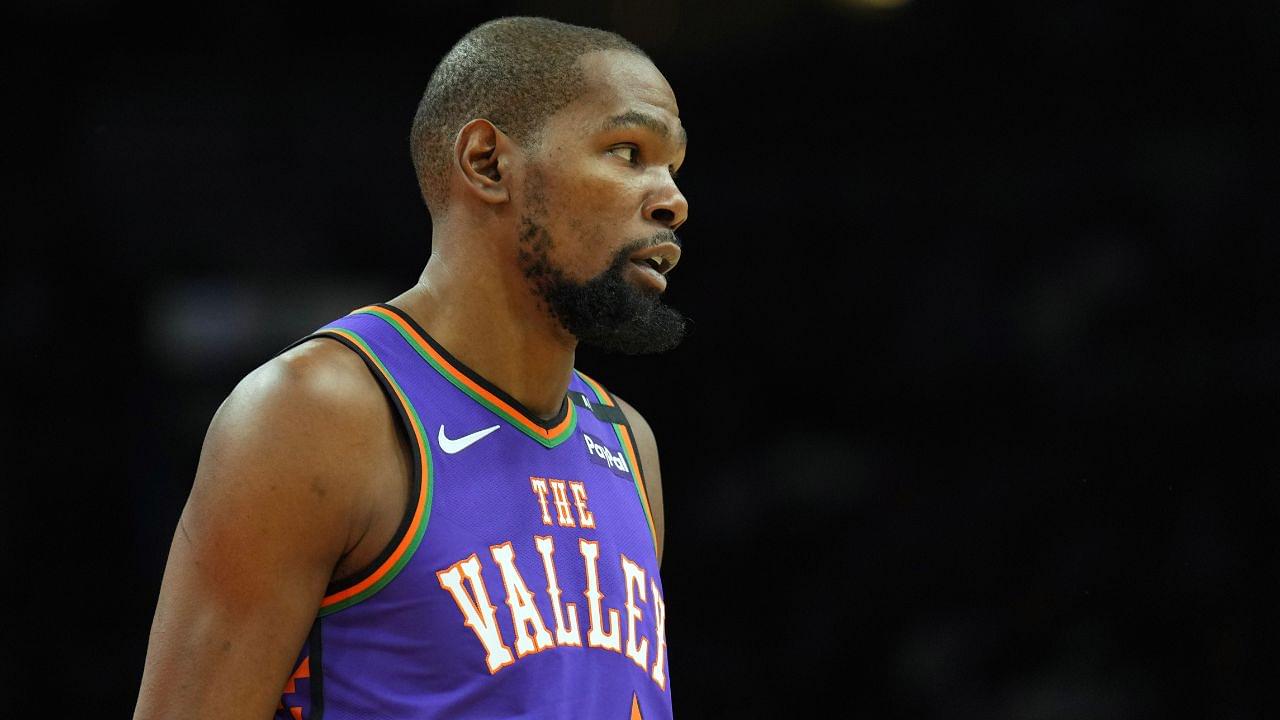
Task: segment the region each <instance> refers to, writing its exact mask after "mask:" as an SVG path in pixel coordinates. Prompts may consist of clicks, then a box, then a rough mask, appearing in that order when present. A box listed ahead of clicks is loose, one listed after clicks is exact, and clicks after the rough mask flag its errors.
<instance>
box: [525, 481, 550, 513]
mask: <svg viewBox="0 0 1280 720" xmlns="http://www.w3.org/2000/svg"><path fill="white" fill-rule="evenodd" d="M529 487H531V488H533V494H534V495H537V496H538V505H540V506H541V507H542V524H543V525H550V524H551V513H549V512H547V480H546V478H540V477H531V478H529Z"/></svg>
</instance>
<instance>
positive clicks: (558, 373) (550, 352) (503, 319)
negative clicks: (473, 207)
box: [391, 253, 577, 419]
mask: <svg viewBox="0 0 1280 720" xmlns="http://www.w3.org/2000/svg"><path fill="white" fill-rule="evenodd" d="M494 260H495V259H494V258H484V259H482V258H476V257H451V256H450V255H449V254H445V253H434V254H433V255H432V257H431V259H430V261H428V262H427V267H426V269H425V270H423V272H422V276H421V278H419V280H418V284H417V285H415V286H413V287H412V288H410V289H409V290H407V291H405V292H404V293H401V294H400V295H399V296H397V297H396V298H395V299H393V300H391V304H392V305H395V306H396V307H398V308H400V309H401V310H403V311H405V312H407V313H408V314H409V315H410V316H411V317H413V319H414V320H416V321H417V322H418V324H420V325H422V327H423V328H425V329H426V330H427V332H429V333H431V336H432V337H434V338H435V339H436V341H437V342H439V343H440V344H441V345H443V346H444V348H445V349H446V350H448V351H449V353H450V354H452V355H453V356H454V357H456V358H457V359H458V360H460V361H461V362H462V363H463V364H465V365H466V366H467V367H469V368H471V369H472V370H474V371H476V372H477V373H479V374H480V375H481V376H483V377H484V378H485V379H486V380H488V381H489V382H491V383H493V384H494V385H497V386H498V387H499V388H501V389H502V390H503V392H505V393H507V394H508V395H510V396H511V397H513V398H515V399H516V401H518V402H519V403H520V404H521V405H523V406H525V407H526V408H528V409H529V410H530V411H531V412H532V413H534V414H536V415H538V416H539V417H541V418H543V419H549V418H551V417H554V416H555V415H556V413H558V412H559V411H560V408H561V406H562V404H563V402H564V396H565V392H566V391H567V390H568V388H569V380H570V377H571V375H572V373H573V359H574V350H575V348H576V347H577V340H576V339H575V338H573V336H571V335H569V334H568V333H567V332H566V331H565V330H564V329H563V328H562V327H561V326H560V325H559V323H558V322H556V321H555V320H554V319H553V318H550V317H549V316H548V315H547V313H546V310H545V309H543V308H542V306H541V304H540V303H538V302H537V301H536V300H535V299H534V296H533V295H532V293H531V292H530V291H529V288H528V286H527V284H526V282H525V280H524V277H523V275H520V274H519V273H518V271H515V270H514V268H512V271H511V272H502V271H499V270H498V269H497V268H506V267H511V263H502V262H494ZM475 268H481V269H483V272H476V271H475ZM513 276H514V277H513Z"/></svg>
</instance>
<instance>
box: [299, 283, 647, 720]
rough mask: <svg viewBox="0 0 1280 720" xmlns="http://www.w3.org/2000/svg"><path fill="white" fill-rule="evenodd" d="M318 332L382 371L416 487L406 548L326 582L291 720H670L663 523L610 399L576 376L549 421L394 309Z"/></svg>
mask: <svg viewBox="0 0 1280 720" xmlns="http://www.w3.org/2000/svg"><path fill="white" fill-rule="evenodd" d="M316 337H327V338H332V339H334V340H337V341H338V342H340V343H342V344H343V345H346V346H347V347H348V348H350V349H351V350H352V351H354V352H356V353H357V354H359V355H360V356H361V357H362V358H363V359H364V361H365V363H366V364H367V365H368V366H369V369H370V371H371V372H372V373H373V375H374V377H376V378H377V379H378V382H379V383H380V384H381V385H382V388H383V390H384V391H385V392H386V393H387V396H388V397H389V398H390V400H391V403H392V405H393V406H394V407H395V408H396V410H397V412H398V414H399V417H400V420H401V421H402V424H403V427H404V431H405V433H406V435H407V438H408V440H409V445H410V447H411V448H412V450H413V475H412V479H411V483H410V488H409V504H408V507H407V508H406V512H405V515H404V519H403V521H402V522H401V524H400V527H399V530H398V531H397V533H396V536H395V537H394V539H393V540H392V542H391V543H390V544H389V545H388V547H387V548H386V549H385V550H384V551H383V553H382V554H381V556H380V557H379V558H378V559H377V560H376V561H375V562H373V563H372V564H371V565H370V566H369V567H367V568H365V569H364V570H363V571H361V572H360V573H358V574H357V575H355V576H353V577H351V578H348V579H346V580H343V581H342V582H340V583H335V584H333V585H331V586H330V587H329V589H328V592H327V593H326V595H325V597H324V599H323V601H322V602H321V605H320V612H319V616H318V617H317V618H316V621H315V624H314V625H313V627H312V629H311V634H310V637H309V638H308V640H307V643H306V645H305V647H304V648H303V649H302V652H301V654H300V655H299V657H298V662H297V664H296V665H295V671H294V673H293V676H292V677H291V678H290V680H289V682H288V683H287V684H286V686H285V688H284V693H283V696H282V698H281V702H280V706H279V709H278V711H277V713H276V717H277V718H278V719H279V720H290V719H292V720H302V719H303V718H306V719H308V720H320V718H322V717H323V718H324V719H325V720H349V719H350V720H356V719H359V720H371V719H374V718H377V719H385V720H409V719H414V720H418V719H421V720H426V719H427V718H516V717H518V718H564V717H579V718H620V719H622V720H627V719H630V718H638V717H642V718H645V720H659V719H661V718H669V717H670V716H671V694H670V683H669V681H668V677H667V641H666V607H665V605H664V604H663V595H662V580H661V579H660V578H659V576H658V561H657V556H656V552H655V540H654V538H655V535H654V530H653V522H652V518H651V514H650V510H649V504H648V498H647V496H646V494H645V485H644V480H643V477H642V472H643V469H642V468H641V467H640V463H639V458H638V457H637V455H636V446H635V439H634V437H633V436H632V434H631V429H630V427H629V426H628V425H627V421H626V418H625V417H624V416H623V414H622V411H621V409H620V408H619V407H618V405H617V402H616V401H615V400H614V399H613V398H612V397H611V396H610V395H609V393H608V392H606V391H605V390H604V388H602V387H601V386H600V385H599V384H597V383H596V382H595V381H593V380H591V379H590V378H587V377H585V376H584V375H582V374H581V373H578V372H576V371H575V372H574V374H573V378H572V380H571V381H570V383H569V392H568V394H567V396H566V398H565V400H564V403H563V405H562V407H561V409H560V412H559V414H558V415H557V416H556V417H554V418H552V419H550V420H545V421H544V420H541V419H539V418H538V417H536V416H534V415H532V414H531V413H530V412H529V411H527V410H525V409H524V408H523V407H522V406H521V405H520V404H519V403H517V402H516V401H515V400H514V399H513V398H511V397H510V396H508V395H507V394H505V393H503V392H502V391H501V390H499V389H498V388H497V387H495V386H493V385H492V384H490V383H489V382H487V381H486V380H485V379H484V378H482V377H480V376H478V375H477V374H475V373H474V372H473V371H471V370H470V369H469V368H467V367H465V366H463V365H462V364H461V363H460V362H458V361H457V360H455V359H454V358H453V357H452V356H450V355H449V353H448V352H446V351H445V349H444V348H442V347H441V346H440V345H439V344H437V343H436V342H435V341H434V340H433V339H432V338H431V337H430V336H428V335H427V333H426V332H425V331H424V330H423V329H422V328H421V327H419V326H418V325H417V323H415V322H414V321H413V319H411V318H410V317H409V316H408V315H406V314H405V313H403V312H401V311H400V310H398V309H396V308H394V307H392V306H390V305H371V306H369V307H365V308H361V309H359V310H357V311H355V312H353V313H352V314H350V315H348V316H346V317H344V318H341V319H339V320H337V321H334V322H332V323H330V324H328V325H326V326H324V327H323V328H321V329H320V330H318V331H316V332H315V333H314V334H312V335H309V336H308V337H307V338H304V339H303V340H299V341H298V342H299V343H300V342H304V341H305V340H309V339H311V338H316ZM296 344H297V343H295V345H296ZM291 347H292V346H291Z"/></svg>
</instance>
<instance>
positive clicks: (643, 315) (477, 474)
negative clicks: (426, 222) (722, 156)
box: [135, 18, 688, 720]
mask: <svg viewBox="0 0 1280 720" xmlns="http://www.w3.org/2000/svg"><path fill="white" fill-rule="evenodd" d="M411 145H412V153H413V160H414V164H415V167H416V169H417V173H418V177H419V180H420V183H421V186H422V193H423V197H424V198H425V200H426V203H427V205H428V208H429V210H430V213H431V217H432V221H433V227H432V232H433V235H432V251H431V256H430V259H429V261H428V262H427V265H426V268H425V270H424V271H423V273H422V275H421V278H420V280H419V281H418V284H417V285H415V286H414V287H412V288H410V289H409V290H407V291H406V292H404V293H403V294H401V295H399V296H397V297H395V298H393V299H392V300H390V301H389V302H387V303H384V304H375V305H370V306H368V307H364V308H361V309H359V310H356V311H354V312H352V313H351V314H350V315H348V316H346V317H343V318H341V319H338V320H336V321H334V322H332V323H330V324H328V325H326V326H324V327H323V328H321V329H319V330H318V331H316V332H315V333H314V334H312V335H310V336H308V337H306V338H303V339H302V340H300V341H298V342H297V343H295V344H293V345H292V346H290V347H289V348H287V349H286V350H285V351H283V352H282V353H281V354H279V355H278V356H276V357H275V358H274V359H272V360H271V361H270V362H268V363H266V364H265V365H263V366H262V367H260V368H258V369H257V370H255V371H254V372H252V373H251V374H250V375H249V376H248V377H246V378H245V379H244V380H243V381H242V382H241V383H240V384H239V385H238V386H237V387H236V389H235V390H234V391H233V392H232V393H231V395H230V397H228V398H227V400H226V402H224V403H223V405H222V407H221V408H219V410H218V412H217V414H216V415H215V416H214V418H213V422H212V424H211V426H210V428H209V433H208V436H207V438H206V440H205V445H204V449H203V451H202V454H201V458H200V465H199V469H198V470H197V473H196V479H195V484H194V487H193V488H192V491H191V496H190V499H189V501H188V503H187V505H186V508H185V509H184V511H183V514H182V518H181V521H180V523H179V527H178V529H177V531H176V532H175V534H174V540H173V545H172V548H171V550H170V554H169V561H168V565H167V568H166V570H165V577H164V583H163V586H162V587H161V591H160V598H159V602H158V605H157V608H156V614H155V620H154V624H153V627H152V631H151V640H150V647H149V651H148V654H147V661H146V667H145V671H144V675H143V679H142V689H141V694H140V697H139V701H138V706H137V709H136V712H135V717H136V718H146V719H148V720H150V719H159V718H166V719H167V718H176V717H183V718H219V719H222V720H233V719H237V718H254V719H257V720H261V719H262V718H268V717H271V716H272V714H273V713H274V714H275V717H277V718H320V717H322V716H323V717H324V718H325V720H346V719H348V718H352V719H354V718H361V719H366V718H381V719H397V720H398V719H402V718H403V719H408V718H464V717H466V718H473V717H474V718H499V717H521V718H562V717H574V718H637V717H643V718H646V719H647V720H656V719H658V718H666V717H669V716H670V714H671V701H670V683H669V678H668V665H667V643H666V605H665V600H664V596H663V590H662V582H661V580H660V579H659V575H658V563H659V559H660V557H661V552H662V493H661V485H660V481H659V470H658V450H657V447H656V446H655V444H654V437H653V433H652V431H651V430H650V428H649V426H648V425H647V424H646V422H645V420H644V418H642V417H641V416H640V414H639V413H637V412H636V411H635V409H634V408H632V407H631V406H630V405H629V404H627V403H625V402H623V401H622V400H620V399H618V398H617V397H616V396H614V395H611V394H610V393H609V392H608V391H607V390H605V389H604V388H603V387H602V386H601V385H600V384H599V383H598V382H596V381H595V380H593V379H591V378H589V377H587V376H586V375H583V374H582V373H579V372H577V371H576V370H575V369H574V367H573V362H574V351H575V348H576V347H577V345H578V343H579V342H584V343H591V344H593V345H596V346H599V347H602V348H606V349H610V350H615V351H621V352H626V353H642V352H652V351H660V350H664V349H668V348H671V347H673V346H674V345H676V344H677V343H678V342H679V340H680V338H681V335H682V334H683V331H684V326H685V323H684V320H683V318H682V317H681V316H680V315H679V314H678V313H677V312H675V311H674V310H672V309H670V308H669V307H667V306H666V305H664V304H663V303H662V302H661V301H660V300H659V296H660V294H661V293H662V291H663V290H664V289H665V287H666V285H667V278H666V273H667V272H668V271H670V270H671V269H672V268H673V267H674V266H675V265H676V263H677V261H678V260H679V258H680V248H679V243H678V241H677V239H676V236H675V234H674V230H676V228H678V227H680V225H681V224H683V223H684V221H685V218H686V216H687V214H688V206H687V204H686V201H685V198H684V196H683V195H681V193H680V191H679V190H678V189H677V187H676V183H675V180H674V175H675V171H676V170H677V168H679V166H680V165H681V163H682V162H683V159H684V153H685V134H684V130H683V128H682V127H681V123H680V118H679V110H678V108H677V106H676V100H675V97H674V95H673V94H672V91H671V88H670V87H669V86H668V84H667V81H666V80H665V79H664V78H663V76H662V74H661V73H660V72H659V71H658V70H657V69H656V68H655V67H654V66H653V64H652V63H651V62H650V61H649V60H648V58H647V57H646V56H645V54H644V53H643V52H641V51H640V50H639V49H638V48H636V47H635V46H633V45H632V44H630V43H629V42H627V41H626V40H624V39H622V38H621V37H618V36H617V35H614V34H612V33H607V32H602V31H599V30H594V29H588V28H582V27H575V26H571V25H565V24H562V23H558V22H553V21H550V20H544V19H538V18H505V19H501V20H497V21H494V22H491V23H487V24H485V25H482V26H480V27H478V28H476V29H475V30H473V31H472V32H470V33H469V34H468V35H466V36H465V37H464V38H463V39H462V40H461V41H460V42H459V43H458V44H457V45H456V46H454V48H453V49H452V50H451V51H450V52H449V54H448V55H447V56H446V57H445V58H444V59H443V60H442V61H441V62H440V64H439V66H438V67H437V68H436V70H435V72H434V74H433V75H432V77H431V80H430V83H429V85H428V86H427V90H426V93H425V95H424V97H423V99H422V102H421V105H420V107H419V109H418V112H417V116H416V117H415V119H414V123H413V130H412V141H411ZM654 384H655V385H659V384H661V381H660V379H657V378H655V380H654Z"/></svg>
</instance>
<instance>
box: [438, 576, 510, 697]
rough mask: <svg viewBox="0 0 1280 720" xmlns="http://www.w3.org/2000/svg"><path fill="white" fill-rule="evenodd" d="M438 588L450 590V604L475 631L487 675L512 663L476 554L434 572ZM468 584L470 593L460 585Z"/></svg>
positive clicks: (464, 622) (465, 623)
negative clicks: (451, 602)
mask: <svg viewBox="0 0 1280 720" xmlns="http://www.w3.org/2000/svg"><path fill="white" fill-rule="evenodd" d="M436 578H437V579H439V581H440V587H442V588H444V589H445V590H448V591H449V594H450V595H452V596H453V601H454V602H455V603H457V604H458V610H459V611H461V612H462V622H463V624H464V625H466V626H467V627H469V628H471V630H472V631H474V632H475V634H476V638H478V639H479V640H480V644H481V645H483V646H484V650H485V664H487V665H488V666H489V673H490V674H493V673H496V672H498V671H499V670H501V669H502V668H504V667H506V666H508V665H510V664H511V663H513V662H515V658H513V657H512V656H511V648H509V647H507V645H506V643H504V642H502V633H501V632H500V631H499V630H498V623H497V621H496V620H495V618H494V610H495V608H494V606H493V604H491V603H490V602H489V592H488V591H487V590H485V589H484V578H483V577H482V576H481V569H480V559H479V558H478V557H476V554H475V553H471V557H468V558H467V559H465V560H459V561H458V562H456V563H454V564H452V565H450V566H449V567H448V568H446V569H444V570H441V571H439V572H437V573H436ZM464 582H466V583H468V584H470V585H471V592H467V589H466V588H465V587H464V586H463V583H464Z"/></svg>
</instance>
